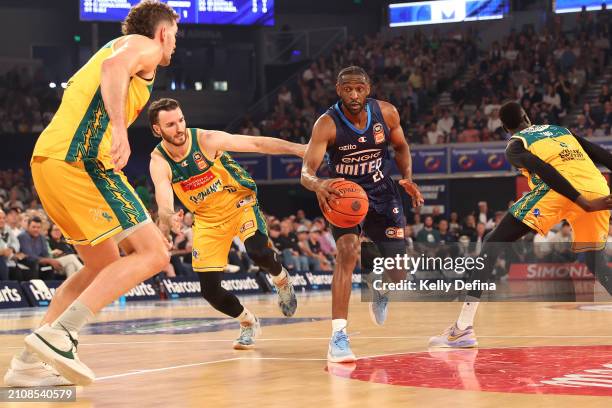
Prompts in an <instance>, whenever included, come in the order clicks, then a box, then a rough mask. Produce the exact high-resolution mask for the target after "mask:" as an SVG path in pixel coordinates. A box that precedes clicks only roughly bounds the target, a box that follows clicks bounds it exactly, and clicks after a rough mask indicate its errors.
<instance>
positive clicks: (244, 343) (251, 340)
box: [233, 316, 261, 350]
mask: <svg viewBox="0 0 612 408" xmlns="http://www.w3.org/2000/svg"><path fill="white" fill-rule="evenodd" d="M259 336H261V324H260V323H259V319H258V318H257V316H256V317H255V323H253V324H252V325H250V326H243V325H240V336H238V338H237V339H236V340H234V344H233V347H234V350H250V349H252V348H253V347H254V346H255V339H256V338H257V337H259Z"/></svg>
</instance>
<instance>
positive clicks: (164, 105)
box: [147, 98, 181, 135]
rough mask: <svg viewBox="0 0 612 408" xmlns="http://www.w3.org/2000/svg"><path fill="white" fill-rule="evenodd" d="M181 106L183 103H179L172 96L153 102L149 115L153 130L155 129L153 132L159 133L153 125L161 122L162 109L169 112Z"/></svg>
mask: <svg viewBox="0 0 612 408" xmlns="http://www.w3.org/2000/svg"><path fill="white" fill-rule="evenodd" d="M180 107H181V105H180V104H179V103H178V101H177V100H176V99H172V98H161V99H158V100H156V101H153V102H151V105H149V110H148V112H147V115H148V117H149V126H151V130H152V131H153V133H154V134H156V135H157V133H155V130H153V125H157V124H158V123H159V112H160V111H165V112H168V111H171V110H175V109H177V108H180Z"/></svg>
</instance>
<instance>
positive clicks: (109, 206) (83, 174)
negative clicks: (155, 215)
mask: <svg viewBox="0 0 612 408" xmlns="http://www.w3.org/2000/svg"><path fill="white" fill-rule="evenodd" d="M31 167H32V178H33V179H34V187H35V188H36V191H37V192H38V195H39V197H40V202H41V204H42V206H43V208H44V209H45V211H46V212H47V215H49V218H51V220H52V221H53V222H54V223H55V224H57V226H58V227H59V228H60V229H61V230H62V233H63V234H64V237H66V240H67V241H68V242H70V243H71V244H75V245H96V244H99V243H100V242H103V241H105V240H106V239H108V238H110V237H113V236H115V235H117V234H120V233H122V232H124V231H127V230H129V229H132V227H135V226H136V225H139V224H141V223H146V222H150V220H151V219H150V217H149V213H148V212H147V210H146V209H145V207H144V205H143V204H142V202H141V201H140V198H138V195H137V194H136V192H135V191H134V189H133V188H132V186H130V184H129V182H128V181H127V179H126V177H125V176H124V175H123V173H116V172H114V171H113V170H105V169H104V168H103V167H102V166H101V165H100V164H99V162H96V161H88V162H75V163H69V162H65V161H62V160H56V159H50V158H46V157H34V158H33V159H32V163H31ZM132 230H133V229H132ZM115 238H116V237H115Z"/></svg>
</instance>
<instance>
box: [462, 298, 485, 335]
mask: <svg viewBox="0 0 612 408" xmlns="http://www.w3.org/2000/svg"><path fill="white" fill-rule="evenodd" d="M479 304H480V299H478V298H474V297H471V296H468V297H467V299H466V302H465V303H464V304H463V307H462V308H461V314H460V315H459V319H457V328H459V330H465V329H466V328H467V327H469V326H473V325H474V316H475V315H476V310H477V309H478V305H479Z"/></svg>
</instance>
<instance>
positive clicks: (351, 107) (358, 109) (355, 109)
mask: <svg viewBox="0 0 612 408" xmlns="http://www.w3.org/2000/svg"><path fill="white" fill-rule="evenodd" d="M344 106H345V107H346V109H347V110H348V111H349V112H350V113H351V115H357V114H359V113H361V111H362V110H363V104H362V103H357V104H355V105H354V104H353V103H346V104H344Z"/></svg>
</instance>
